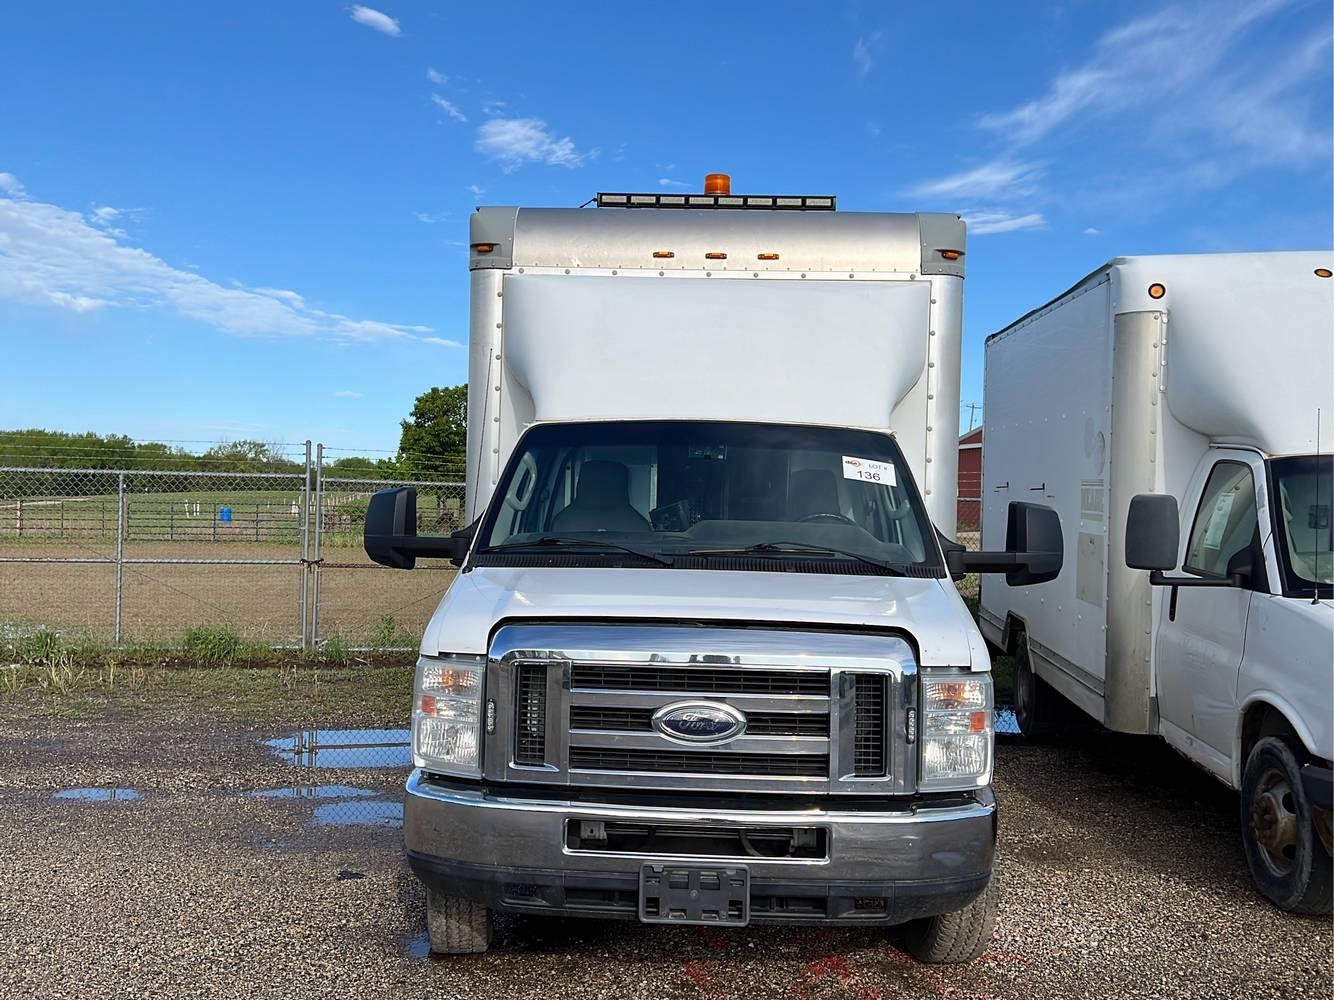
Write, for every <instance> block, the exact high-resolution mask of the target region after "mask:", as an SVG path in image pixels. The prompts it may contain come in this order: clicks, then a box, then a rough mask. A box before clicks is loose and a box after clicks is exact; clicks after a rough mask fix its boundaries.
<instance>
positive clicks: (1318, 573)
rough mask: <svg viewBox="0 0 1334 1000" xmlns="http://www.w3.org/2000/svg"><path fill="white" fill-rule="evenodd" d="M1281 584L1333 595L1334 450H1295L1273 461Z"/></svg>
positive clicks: (1288, 589)
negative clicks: (1332, 513)
mask: <svg viewBox="0 0 1334 1000" xmlns="http://www.w3.org/2000/svg"><path fill="white" fill-rule="evenodd" d="M1269 475H1270V480H1271V482H1272V483H1273V491H1274V496H1273V504H1272V507H1273V511H1274V530H1275V532H1276V533H1277V535H1278V545H1277V546H1276V548H1277V549H1278V551H1279V562H1280V564H1281V565H1282V567H1283V577H1284V580H1283V589H1284V590H1285V591H1286V592H1287V593H1288V594H1290V595H1294V596H1295V595H1307V596H1310V595H1312V594H1317V595H1319V596H1320V597H1331V596H1334V593H1332V592H1334V551H1332V550H1334V520H1331V518H1330V510H1331V507H1334V456H1331V455H1297V456H1293V457H1291V458H1276V459H1273V460H1271V461H1270V463H1269Z"/></svg>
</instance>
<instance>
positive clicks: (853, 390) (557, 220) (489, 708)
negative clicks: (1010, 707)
mask: <svg viewBox="0 0 1334 1000" xmlns="http://www.w3.org/2000/svg"><path fill="white" fill-rule="evenodd" d="M710 183H711V189H710V190H708V191H706V192H705V193H704V194H699V195H675V194H672V195H663V194H645V195H640V194H618V193H612V194H604V195H601V196H599V199H598V207H597V208H593V209H587V210H577V209H533V208H513V207H508V208H505V207H495V208H492V207H488V208H481V209H479V210H478V211H477V213H476V214H475V215H474V216H473V218H472V232H471V254H470V265H471V280H472V292H471V299H472V305H471V310H472V314H471V327H470V333H469V336H470V347H469V350H470V368H469V385H468V389H469V394H468V434H467V438H468V455H467V468H468V481H467V502H466V506H467V519H468V521H469V522H471V523H470V524H469V527H468V528H466V529H464V530H463V531H461V532H458V533H456V534H455V535H454V536H452V537H450V538H426V537H419V536H416V535H415V534H414V533H413V532H414V526H415V496H414V494H413V493H412V491H411V490H410V489H401V490H394V491H385V492H383V493H381V494H378V495H377V496H376V497H375V498H374V499H373V501H372V504H371V509H370V510H369V512H368V516H367V522H366V548H367V551H368V552H369V553H370V554H371V555H372V557H373V558H375V559H376V560H377V561H380V562H382V563H385V564H387V565H391V566H397V567H403V568H408V567H411V565H412V564H413V562H414V560H415V559H416V558H417V557H419V556H421V557H436V558H439V557H447V558H452V559H453V560H454V561H455V562H456V563H457V564H459V565H460V567H461V568H460V572H459V574H458V576H457V578H456V579H455V580H454V582H453V584H452V585H451V586H450V588H449V590H448V592H447V593H446V594H445V595H444V597H443V599H442V600H441V602H440V605H439V607H438V608H437V609H436V611H435V614H434V615H433V616H432V618H431V621H430V624H429V625H428V626H427V628H426V630H425V635H424V637H423V640H422V644H421V656H420V660H419V662H418V665H417V674H416V690H415V693H414V696H413V705H412V744H413V764H414V770H413V771H412V774H411V777H410V778H409V780H408V783H407V792H406V805H405V815H404V841H405V846H406V849H407V856H408V860H409V863H410V865H411V867H412V870H413V871H414V872H415V873H416V875H417V876H418V877H419V878H420V879H421V880H422V881H423V882H424V883H425V884H426V887H427V890H428V913H427V918H428V927H429V930H430V938H431V945H432V948H433V949H434V950H435V951H437V952H446V953H447V952H475V951H481V950H484V949H485V948H486V947H487V945H488V942H489V939H490V927H491V914H493V913H496V912H507V913H527V914H551V915H560V916H578V917H601V918H626V919H632V920H636V919H637V920H640V921H645V922H650V923H663V924H672V923H698V924H709V925H716V926H728V925H734V926H740V925H744V924H747V923H749V922H756V923H759V922H773V923H828V924H841V925H860V924H876V925H892V924H900V925H906V927H905V931H904V937H905V940H906V941H907V943H908V946H909V947H910V949H911V950H912V951H913V952H914V953H915V954H916V955H917V956H919V957H920V958H922V959H924V960H927V961H964V960H968V959H970V958H972V957H974V956H976V955H977V954H979V953H980V952H981V950H982V949H983V948H985V946H986V944H987V941H988V939H989V938H990V936H991V931H992V926H993V922H994V918H995V907H996V897H997V890H996V886H995V882H994V878H993V860H994V852H995V838H996V801H995V798H994V796H993V794H992V791H991V788H990V784H991V774H992V758H993V720H992V682H991V675H990V660H989V658H988V653H987V650H986V647H985V645H984V643H983V641H982V638H981V636H980V634H979V633H978V631H977V629H976V627H975V626H974V624H973V621H972V619H971V617H970V615H969V612H968V609H967V607H966V606H965V604H964V602H963V600H962V599H961V598H960V596H959V594H958V592H957V590H956V589H955V586H954V583H953V580H952V578H951V577H952V576H955V577H957V576H960V575H961V574H962V573H963V572H965V571H997V572H1006V573H1008V574H1009V576H1010V579H1011V580H1012V581H1013V582H1015V583H1016V584H1020V583H1025V582H1040V581H1042V580H1045V579H1049V578H1050V577H1051V576H1053V575H1054V574H1055V572H1057V571H1058V570H1059V566H1060V559H1061V555H1060V553H1061V548H1062V546H1061V544H1060V525H1059V523H1058V522H1057V520H1056V518H1055V515H1054V514H1053V513H1052V512H1051V511H1050V510H1048V509H1045V508H1041V507H1038V506H1035V505H1032V504H1027V503H1020V504H1016V505H1015V506H1014V507H1013V508H1012V510H1011V511H1010V512H1009V513H1008V514H1007V517H1009V519H1010V526H1009V544H1008V545H1007V550H1006V551H1004V552H994V553H964V552H963V551H962V549H961V547H960V546H957V545H954V544H953V543H952V542H949V541H948V538H949V537H950V536H952V534H953V531H954V509H955V462H954V446H955V440H956V438H957V432H958V412H959V351H960V329H961V327H960V316H961V306H962V297H963V274H964V267H963V262H964V252H965V247H964V225H963V223H962V222H961V221H960V220H959V219H958V218H957V217H955V216H947V215H913V214H897V215H896V214H876V213H840V212H836V211H835V210H834V208H835V205H834V199H833V198H832V197H813V196H792V197H782V196H754V195H750V196H742V195H732V194H730V193H729V192H728V191H727V190H726V185H725V184H724V185H722V186H721V187H720V186H719V184H718V178H716V177H715V178H713V179H712V180H711V182H710Z"/></svg>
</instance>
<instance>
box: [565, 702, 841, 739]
mask: <svg viewBox="0 0 1334 1000" xmlns="http://www.w3.org/2000/svg"><path fill="white" fill-rule="evenodd" d="M738 707H740V706H738ZM745 715H746V735H748V736H828V735H829V716H828V715H827V714H825V713H820V714H815V713H798V712H746V713H745ZM652 719H653V709H651V708H610V707H601V706H588V705H576V706H574V707H573V708H571V709H570V729H572V730H588V729H600V730H613V731H616V732H634V733H648V732H652V731H653V726H652V724H651V723H652Z"/></svg>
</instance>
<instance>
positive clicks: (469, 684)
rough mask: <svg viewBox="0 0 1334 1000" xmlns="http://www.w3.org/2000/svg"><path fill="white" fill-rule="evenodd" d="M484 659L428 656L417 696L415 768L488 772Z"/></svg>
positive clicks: (421, 662) (421, 665) (419, 663)
mask: <svg viewBox="0 0 1334 1000" xmlns="http://www.w3.org/2000/svg"><path fill="white" fill-rule="evenodd" d="M485 664H486V661H485V658H484V657H481V656H438V657H437V656H423V657H421V658H420V659H418V660H417V679H416V684H415V686H414V689H413V693H412V757H413V760H412V762H413V765H414V766H416V767H420V768H425V769H426V770H428V771H435V772H438V773H441V774H455V775H459V776H461V777H471V778H476V777H479V776H480V775H481V773H482V733H481V722H482V672H483V669H484V667H485Z"/></svg>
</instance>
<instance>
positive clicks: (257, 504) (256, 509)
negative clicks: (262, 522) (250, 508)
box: [255, 501, 259, 541]
mask: <svg viewBox="0 0 1334 1000" xmlns="http://www.w3.org/2000/svg"><path fill="white" fill-rule="evenodd" d="M255 541H259V502H258V501H256V503H255Z"/></svg>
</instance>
